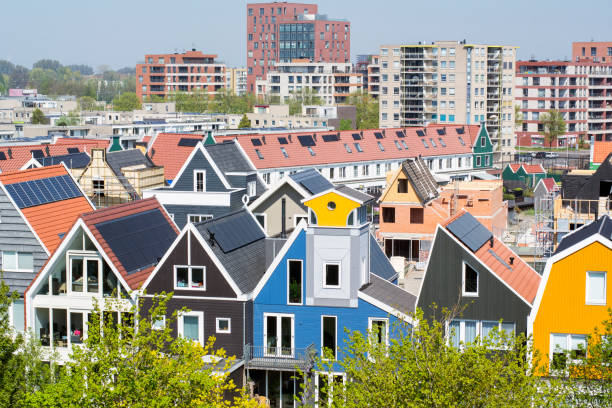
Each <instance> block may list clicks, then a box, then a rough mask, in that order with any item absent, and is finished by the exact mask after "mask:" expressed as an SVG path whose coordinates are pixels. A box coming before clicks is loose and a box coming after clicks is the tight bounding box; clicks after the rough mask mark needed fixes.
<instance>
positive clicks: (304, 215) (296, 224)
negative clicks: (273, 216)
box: [293, 214, 308, 228]
mask: <svg viewBox="0 0 612 408" xmlns="http://www.w3.org/2000/svg"><path fill="white" fill-rule="evenodd" d="M302 218H303V219H305V220H306V224H308V214H293V228H296V227H297V226H298V224H299V223H300V222H299V220H298V219H302Z"/></svg>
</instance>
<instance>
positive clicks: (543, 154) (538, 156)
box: [535, 152, 546, 159]
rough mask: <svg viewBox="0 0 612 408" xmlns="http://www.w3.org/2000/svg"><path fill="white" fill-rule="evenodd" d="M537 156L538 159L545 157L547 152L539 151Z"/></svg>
mask: <svg viewBox="0 0 612 408" xmlns="http://www.w3.org/2000/svg"><path fill="white" fill-rule="evenodd" d="M535 157H536V159H545V158H546V152H537V153H536V155H535Z"/></svg>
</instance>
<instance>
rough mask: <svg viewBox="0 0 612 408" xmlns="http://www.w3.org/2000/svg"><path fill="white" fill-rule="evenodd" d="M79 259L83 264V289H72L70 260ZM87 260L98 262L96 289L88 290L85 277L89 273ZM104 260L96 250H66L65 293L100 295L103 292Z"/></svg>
mask: <svg viewBox="0 0 612 408" xmlns="http://www.w3.org/2000/svg"><path fill="white" fill-rule="evenodd" d="M73 259H79V260H80V261H81V263H82V265H83V277H82V278H83V282H82V286H83V290H82V291H76V290H73V289H72V286H73V279H72V260H73ZM87 261H96V262H97V263H98V291H97V292H90V291H89V288H88V287H87V277H88V276H89V274H88V273H87ZM103 262H104V260H103V259H102V257H101V256H100V255H99V254H98V253H97V252H95V253H94V252H91V251H72V250H69V251H67V252H66V295H77V296H92V295H94V296H95V295H101V294H103V292H104V289H103V286H104V285H103V279H104V273H103V269H104V263H103Z"/></svg>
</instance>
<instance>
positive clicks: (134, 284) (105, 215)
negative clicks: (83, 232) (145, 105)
mask: <svg viewBox="0 0 612 408" xmlns="http://www.w3.org/2000/svg"><path fill="white" fill-rule="evenodd" d="M153 209H159V210H160V211H161V213H162V214H163V215H164V218H166V220H167V221H168V223H169V224H170V225H171V226H172V229H173V230H174V232H175V233H176V235H178V234H179V230H178V229H177V228H176V226H175V225H174V222H172V220H170V218H169V217H168V215H167V214H166V212H165V211H164V210H163V208H162V206H161V204H160V203H159V201H157V199H156V198H155V197H152V198H147V199H144V200H137V201H132V202H129V203H125V204H119V205H114V206H112V207H107V208H103V209H100V210H96V211H93V212H90V213H87V214H83V215H82V217H81V218H82V219H83V221H84V222H85V224H86V225H87V227H88V228H89V229H90V230H91V232H92V234H93V235H94V237H95V238H96V240H97V241H98V243H99V244H100V246H102V248H103V250H104V251H105V252H106V254H107V255H108V257H109V259H110V260H111V262H112V263H113V265H115V267H116V268H117V270H118V271H119V273H120V274H121V276H123V278H124V279H125V281H126V282H127V284H128V285H129V286H130V288H131V289H138V288H139V287H140V285H141V284H142V283H143V282H144V281H145V280H146V279H147V277H148V276H149V274H150V273H151V272H152V271H153V269H154V268H155V266H151V267H148V268H146V269H143V270H141V271H138V272H136V273H130V274H128V273H127V271H126V270H125V268H124V267H123V264H122V263H121V262H120V261H119V259H118V258H117V256H116V255H115V253H114V252H113V250H112V249H111V247H110V246H109V245H108V243H107V242H106V240H105V239H104V238H103V236H102V234H101V233H100V232H99V231H98V229H97V228H96V224H98V223H100V222H104V221H110V220H115V219H118V218H123V217H127V216H128V215H133V214H137V213H141V212H144V211H149V210H153ZM163 255H164V254H159V256H160V257H162V256H163Z"/></svg>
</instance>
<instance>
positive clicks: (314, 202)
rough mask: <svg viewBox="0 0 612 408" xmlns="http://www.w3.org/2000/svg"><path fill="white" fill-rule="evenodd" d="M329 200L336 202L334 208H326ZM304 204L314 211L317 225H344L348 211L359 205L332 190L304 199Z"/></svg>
mask: <svg viewBox="0 0 612 408" xmlns="http://www.w3.org/2000/svg"><path fill="white" fill-rule="evenodd" d="M330 202H334V203H335V204H336V208H335V209H333V210H330V209H329V208H328V204H329V203H330ZM304 205H306V206H307V207H309V208H310V209H311V210H312V211H314V213H315V214H316V215H317V225H319V226H322V227H346V221H347V219H348V215H349V213H350V212H351V211H353V210H354V209H355V208H358V207H360V206H361V204H360V203H358V202H357V201H353V200H351V199H349V198H346V197H345V196H342V195H340V194H338V193H335V192H333V191H332V192H329V193H327V194H323V195H322V196H319V197H315V198H313V199H311V200H308V201H305V202H304Z"/></svg>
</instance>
